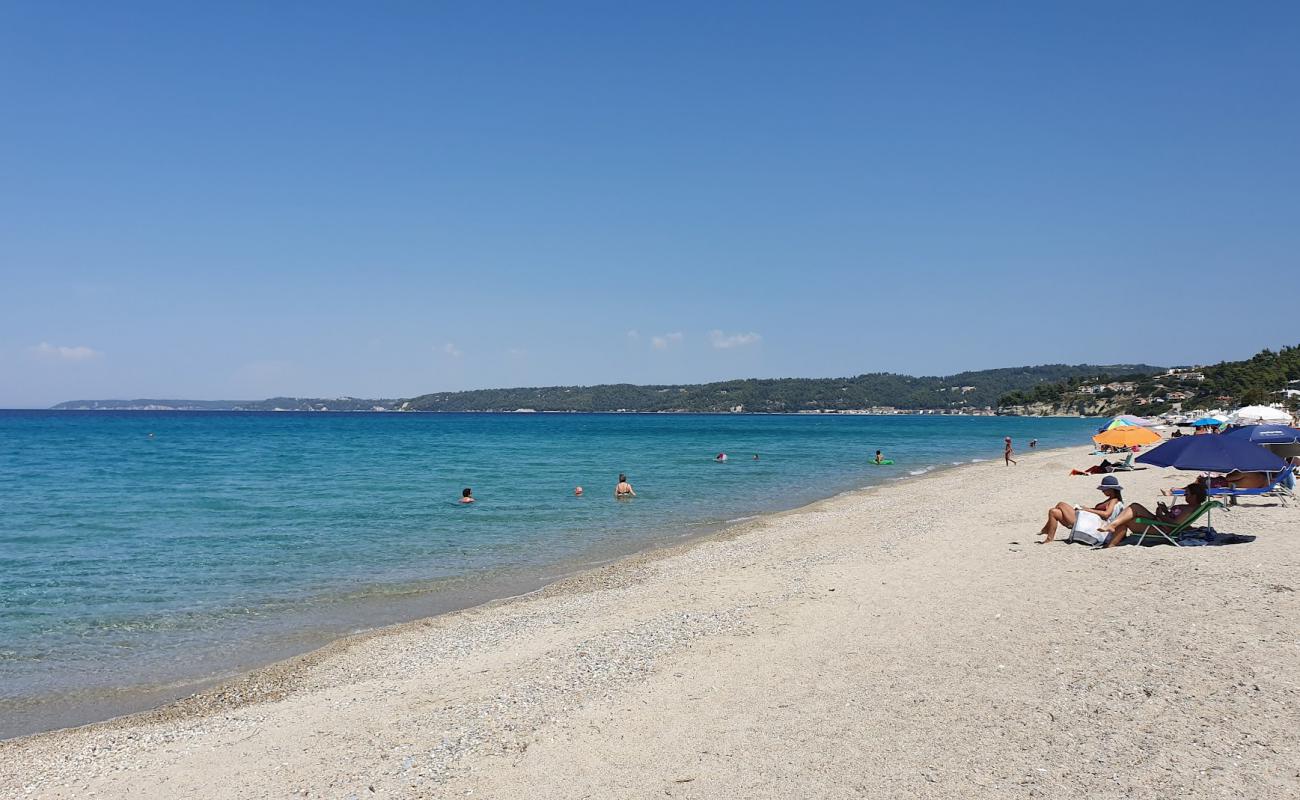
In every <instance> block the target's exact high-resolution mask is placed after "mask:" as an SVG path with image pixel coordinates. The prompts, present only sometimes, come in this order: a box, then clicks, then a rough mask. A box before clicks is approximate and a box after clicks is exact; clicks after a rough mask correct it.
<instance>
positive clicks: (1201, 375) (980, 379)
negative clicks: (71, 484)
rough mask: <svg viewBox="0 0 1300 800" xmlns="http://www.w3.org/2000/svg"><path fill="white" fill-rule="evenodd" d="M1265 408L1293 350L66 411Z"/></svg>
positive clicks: (1289, 389) (1288, 396)
mask: <svg viewBox="0 0 1300 800" xmlns="http://www.w3.org/2000/svg"><path fill="white" fill-rule="evenodd" d="M1236 405H1272V406H1275V407H1277V408H1279V409H1282V410H1286V411H1289V412H1295V411H1297V410H1300V346H1287V347H1283V348H1282V349H1281V350H1279V351H1272V350H1264V351H1262V352H1260V353H1258V354H1256V355H1255V356H1253V357H1251V358H1249V359H1246V360H1244V361H1228V362H1222V363H1219V364H1215V365H1204V366H1180V367H1155V366H1150V365H1146V364H1115V365H1107V366H1100V365H1088V364H1080V365H1065V364H1049V365H1042V366H1034V367H1011V368H1004V369H992V370H981V371H975V372H964V373H960V374H958V375H952V376H946V377H913V376H909V375H899V374H894V373H870V374H864V375H858V376H856V377H852V378H776V379H748V380H735V381H719V382H714V383H705V384H682V385H669V386H638V385H633V384H604V385H598V386H550V387H532V388H514V389H478V390H471V391H460V392H438V393H433V394H425V395H420V396H418V397H412V398H401V399H364V398H356V397H335V398H299V397H273V398H270V399H267V400H250V401H234V400H155V399H138V400H74V401H70V402H66V403H60V404H59V405H57V406H55V407H54V408H55V409H56V410H72V411H279V412H350V413H392V412H396V413H402V412H408V413H414V412H455V413H498V414H500V413H520V414H532V413H643V414H644V413H664V414H682V413H693V414H849V415H880V416H883V415H896V414H926V415H942V416H998V415H1001V416H1035V417H1046V416H1059V417H1078V416H1108V415H1114V414H1125V413H1135V414H1142V415H1144V416H1148V417H1166V416H1167V417H1169V418H1171V419H1172V418H1176V417H1178V416H1179V415H1183V414H1186V413H1188V412H1192V411H1196V410H1207V409H1214V408H1226V407H1232V406H1236Z"/></svg>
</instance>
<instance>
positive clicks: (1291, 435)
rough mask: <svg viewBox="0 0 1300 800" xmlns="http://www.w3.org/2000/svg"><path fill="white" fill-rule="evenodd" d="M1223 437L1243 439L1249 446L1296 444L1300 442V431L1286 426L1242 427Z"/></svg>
mask: <svg viewBox="0 0 1300 800" xmlns="http://www.w3.org/2000/svg"><path fill="white" fill-rule="evenodd" d="M1224 436H1234V437H1236V438H1238V439H1245V440H1246V441H1248V442H1250V443H1251V444H1296V443H1297V442H1300V429H1297V428H1291V427H1288V426H1286V425H1243V426H1241V427H1240V428H1233V429H1232V430H1230V431H1228V432H1227V433H1225V434H1224Z"/></svg>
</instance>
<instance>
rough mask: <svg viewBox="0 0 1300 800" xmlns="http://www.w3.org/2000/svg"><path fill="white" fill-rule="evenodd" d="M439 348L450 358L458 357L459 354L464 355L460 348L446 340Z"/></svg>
mask: <svg viewBox="0 0 1300 800" xmlns="http://www.w3.org/2000/svg"><path fill="white" fill-rule="evenodd" d="M440 349H441V350H442V352H444V353H446V354H447V355H449V356H451V357H452V358H460V357H461V356H463V355H465V354H464V353H463V352H461V349H460V348H459V347H457V346H456V345H455V343H453V342H447V343H446V344H444V345H443V346H442V347H441V348H440Z"/></svg>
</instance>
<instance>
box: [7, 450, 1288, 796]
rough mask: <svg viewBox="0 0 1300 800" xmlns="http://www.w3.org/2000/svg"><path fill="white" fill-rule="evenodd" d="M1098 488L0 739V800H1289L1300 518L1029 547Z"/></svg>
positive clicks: (788, 541)
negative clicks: (1211, 542) (1158, 537)
mask: <svg viewBox="0 0 1300 800" xmlns="http://www.w3.org/2000/svg"><path fill="white" fill-rule="evenodd" d="M1096 461H1097V459H1096V458H1090V457H1089V456H1088V455H1087V450H1086V449H1084V448H1075V449H1070V450H1056V451H1046V452H1037V453H1032V454H1028V455H1025V456H1024V457H1023V458H1022V460H1021V463H1020V464H1019V465H1018V466H1016V467H1011V468H1008V467H1004V466H1003V464H1002V463H1001V461H1000V460H999V461H996V462H995V461H988V462H982V463H978V464H972V465H969V466H965V467H959V468H954V469H950V470H945V471H941V472H938V473H934V474H931V475H927V476H924V477H920V478H912V479H908V480H903V481H898V482H895V483H891V484H889V485H887V486H883V487H878V488H872V489H866V490H862V491H858V492H853V493H849V494H845V495H841V496H838V497H835V498H832V499H830V500H826V501H823V502H820V503H817V504H814V505H812V506H809V507H806V508H802V509H799V510H796V511H791V512H787V513H782V514H776V515H770V516H765V517H761V518H758V519H755V520H753V521H751V522H748V523H745V524H743V525H740V526H737V527H734V528H731V529H729V530H727V531H726V532H724V533H722V534H719V535H717V536H714V537H712V538H710V539H707V540H704V541H701V542H696V543H692V544H691V545H687V546H682V547H679V548H676V549H671V550H664V551H658V552H655V553H650V554H646V555H643V556H638V557H635V558H631V559H627V560H625V561H622V562H619V563H618V564H615V565H613V566H611V567H607V568H603V569H600V570H597V571H594V572H590V573H586V574H583V575H581V576H578V577H575V578H572V579H568V580H565V581H563V582H561V583H559V584H556V585H553V586H551V587H548V588H547V589H546V590H543V591H541V592H538V593H536V594H533V595H529V596H526V597H523V598H517V599H514V600H509V601H502V602H498V603H493V604H490V605H487V606H483V607H479V608H475V609H472V610H469V611H465V612H460V613H456V614H452V615H447V616H444V617H439V618H435V619H430V620H425V621H420V622H415V623H410V624H406V625H401V626H395V627H393V628H388V629H384V630H382V631H378V632H374V633H371V634H366V635H362V636H358V637H354V638H352V639H350V640H344V641H341V642H338V643H336V644H335V645H332V646H330V647H328V648H325V649H323V650H320V651H317V652H315V653H312V654H309V655H307V656H303V657H301V658H297V659H293V660H290V661H287V662H283V663H280V664H277V665H275V666H273V667H270V668H267V669H265V670H260V671H258V672H256V673H254V674H251V675H248V676H245V677H244V678H241V679H239V680H237V681H234V682H232V683H229V684H226V685H224V686H221V687H218V688H217V689H214V690H212V691H209V692H206V693H204V694H201V695H198V696H196V697H194V698H191V699H188V700H185V701H182V702H180V703H176V704H173V705H171V706H167V707H165V708H162V709H158V710H155V711H152V712H148V713H144V714H138V715H132V716H130V717H124V718H121V719H118V720H113V721H110V722H107V723H101V724H97V725H91V726H86V727H83V728H77V729H71V730H65V731H56V732H52V733H48V734H41V735H36V736H31V737H26V738H21V739H15V740H10V741H6V742H2V743H0V796H3V797H50V798H83V797H135V798H140V797H165V798H183V797H203V798H263V797H323V798H367V797H393V798H399V797H400V798H405V797H451V796H467V795H471V796H476V797H502V798H507V797H510V798H513V797H530V798H580V797H591V798H601V797H646V798H649V797H656V798H662V797H665V796H667V797H696V798H719V797H747V798H748V797H771V798H789V797H818V798H840V797H845V798H847V797H899V798H902V797H908V798H913V797H988V798H1007V797H1013V798H1018V797H1085V796H1086V797H1116V798H1118V797H1175V796H1176V797H1246V798H1270V797H1277V798H1283V797H1296V796H1300V570H1298V568H1300V503H1292V504H1291V506H1290V507H1281V506H1278V505H1276V502H1275V501H1272V500H1247V501H1243V503H1242V504H1241V505H1240V506H1238V507H1237V508H1235V509H1233V510H1231V511H1230V512H1215V514H1214V516H1213V525H1214V526H1215V527H1216V528H1217V529H1219V530H1220V531H1227V532H1232V533H1241V534H1254V535H1257V536H1258V538H1257V540H1256V541H1254V542H1253V543H1249V544H1242V545H1235V546H1227V547H1198V548H1191V547H1189V548H1173V547H1169V546H1159V547H1132V546H1125V547H1120V548H1116V549H1113V550H1108V551H1091V550H1089V549H1088V548H1086V547H1083V546H1078V545H1066V544H1061V543H1053V544H1050V545H1046V546H1038V545H1036V544H1034V541H1035V539H1036V535H1035V534H1036V532H1037V530H1038V528H1039V527H1040V526H1041V525H1042V522H1043V518H1044V514H1045V510H1046V509H1047V508H1048V507H1049V506H1050V505H1051V504H1052V503H1054V502H1056V501H1058V500H1068V501H1070V502H1080V503H1087V504H1091V503H1093V502H1096V500H1097V499H1098V498H1099V493H1098V492H1097V491H1096V490H1095V488H1094V487H1095V486H1096V484H1097V478H1095V477H1070V476H1068V474H1067V473H1068V472H1069V470H1070V468H1071V467H1082V466H1087V465H1089V464H1092V463H1095V462H1096ZM1188 477H1189V476H1186V475H1185V474H1180V473H1176V472H1173V471H1170V470H1162V469H1148V470H1143V471H1139V472H1134V473H1129V474H1124V475H1121V476H1120V478H1121V480H1122V481H1123V483H1124V486H1125V490H1126V491H1125V496H1126V499H1128V500H1130V501H1134V500H1136V501H1138V502H1142V503H1145V504H1148V505H1154V503H1155V501H1156V499H1157V492H1158V490H1159V489H1161V488H1166V487H1171V486H1177V485H1182V483H1185V482H1186V480H1187V479H1188Z"/></svg>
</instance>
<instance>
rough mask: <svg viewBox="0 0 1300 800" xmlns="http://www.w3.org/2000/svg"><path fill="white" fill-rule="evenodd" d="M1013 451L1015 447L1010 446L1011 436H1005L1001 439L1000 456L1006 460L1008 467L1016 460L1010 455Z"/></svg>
mask: <svg viewBox="0 0 1300 800" xmlns="http://www.w3.org/2000/svg"><path fill="white" fill-rule="evenodd" d="M1013 453H1015V449H1014V448H1012V447H1011V437H1010V436H1007V437H1005V438H1004V439H1003V440H1002V458H1004V459H1005V460H1006V466H1008V467H1009V466H1011V465H1012V464H1014V463H1016V460H1015V459H1014V458H1012V457H1011V456H1012V454H1013Z"/></svg>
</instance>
